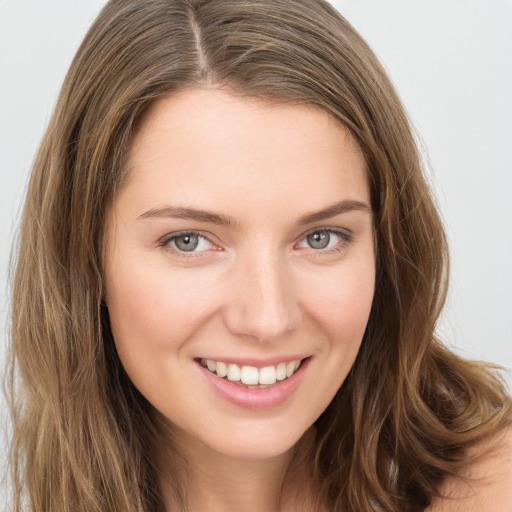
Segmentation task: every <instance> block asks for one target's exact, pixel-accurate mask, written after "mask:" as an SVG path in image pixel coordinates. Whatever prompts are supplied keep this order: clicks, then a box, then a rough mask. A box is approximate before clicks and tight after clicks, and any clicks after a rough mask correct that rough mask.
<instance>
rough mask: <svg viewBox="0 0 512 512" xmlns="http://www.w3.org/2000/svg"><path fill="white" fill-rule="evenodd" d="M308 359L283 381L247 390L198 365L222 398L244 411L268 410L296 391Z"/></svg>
mask: <svg viewBox="0 0 512 512" xmlns="http://www.w3.org/2000/svg"><path fill="white" fill-rule="evenodd" d="M309 361H310V358H307V359H305V360H303V361H302V362H301V365H300V366H299V368H298V369H297V371H296V372H295V373H294V374H293V375H292V376H291V377H288V378H287V379H285V380H282V381H277V382H276V383H275V384H274V385H273V386H270V387H268V388H248V387H245V386H240V385H239V384H235V383H234V382H231V381H230V380H227V379H225V378H221V377H218V376H217V375H216V374H214V373H212V372H211V371H210V370H208V369H207V368H204V367H203V366H201V365H200V364H199V363H197V365H198V367H199V368H200V370H201V371H202V373H203V375H204V377H205V378H206V380H207V382H208V384H209V385H210V386H212V388H213V389H214V391H216V392H217V393H218V394H219V395H220V396H221V397H222V398H224V399H225V400H227V401H228V402H231V403H232V404H234V405H237V406H238V407H243V408H244V409H269V408H271V407H276V406H278V405H280V404H282V403H283V402H284V401H285V400H287V399H288V398H290V397H291V396H292V395H293V393H294V392H295V391H296V390H297V388H298V387H299V385H300V383H301V382H302V378H303V376H304V373H305V371H306V368H307V366H308V364H309Z"/></svg>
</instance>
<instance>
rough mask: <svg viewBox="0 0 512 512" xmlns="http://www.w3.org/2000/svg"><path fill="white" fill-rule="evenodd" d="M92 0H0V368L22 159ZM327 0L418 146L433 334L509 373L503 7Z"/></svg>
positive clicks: (510, 173)
mask: <svg viewBox="0 0 512 512" xmlns="http://www.w3.org/2000/svg"><path fill="white" fill-rule="evenodd" d="M104 3H105V1H104V0H45V1H41V0H0V364H2V363H3V361H4V359H5V348H4V346H5V340H6V335H5V331H6V327H5V325H6V311H7V310H8V293H7V286H8V285H7V267H8V261H9V253H10V247H11V243H12V239H13V236H14V235H15V233H16V230H17V222H18V219H19V212H20V201H21V198H22V197H23V191H24V188H25V184H26V181H27V177H28V173H29V170H30V166H31V162H32V160H33V157H34V154H35V151H36V148H37V145H38V142H39V140H40V138H41V135H42V133H43V130H44V128H45V126H46V124H47V121H48V119H49V116H50V113H51V110H52V108H53V105H54V103H55V100H56V97H57V94H58V91H59V88H60V85H61V83H62V80H63V78H64V74H65V72H66V70H67V67H68V65H69V63H70V61H71V59H72V57H73V55H74V52H75V51H76V48H77V47H78V44H79V43H80V41H81V39H82V37H83V35H84V34H85V31H86V30H87V28H88V26H89V25H90V23H91V22H92V20H93V19H94V17H95V15H96V14H97V13H98V12H99V10H100V8H101V7H102V6H103V5H104ZM332 3H333V4H334V5H335V6H336V7H337V8H338V9H339V10H340V11H341V12H342V14H344V15H345V16H346V17H347V18H348V19H349V20H350V21H351V22H352V24H353V25H354V26H355V27H356V28H357V29H358V30H359V31H360V32H361V34H362V35H363V37H365V38H366V39H367V41H368V42H369V43H370V44H371V45H372V47H373V48H374V50H375V51H376V53H377V55H378V56H379V57H380V58H381V60H382V62H383V63H384V65H385V67H386V68H387V70H388V72H389V73H390V75H391V78H392V80H393V81H394V83H395V84H396V86H397V88H398V91H399V93H400V95H401V97H402V99H403V101H404V103H405V105H406V108H407V110H408V112H409V114H410V117H411V119H412V121H413V123H414V125H415V127H416V129H417V131H418V133H419V134H420V136H421V141H422V142H421V144H422V145H423V146H424V147H425V148H426V151H428V157H427V153H426V152H425V159H427V158H428V160H429V162H430V166H429V167H430V169H431V174H430V180H431V182H432V184H433V187H434V191H435V194H436V197H437V200H438V203H439V206H440V209H441V212H442V215H443V218H444V220H445V223H446V227H447V231H448V235H449V239H450V242H451V251H452V286H451V293H450V296H449V302H448V307H447V309H446V311H445V313H444V316H443V318H442V321H441V323H440V326H439V333H440V334H441V336H442V337H443V338H444V339H445V340H446V342H447V343H448V344H450V345H452V346H454V347H455V348H456V349H457V350H458V351H460V352H462V353H463V354H465V355H467V356H468V357H471V358H477V359H485V360H490V361H494V362H497V363H499V364H502V365H504V366H505V367H507V368H511V367H512V169H511V162H512V65H511V63H512V2H511V1H510V0H429V1H426V0H424V1H419V0H386V1H385V2H384V1H379V0H337V1H336V0H333V2H332ZM509 375H510V374H509ZM0 413H2V408H1V404H0ZM3 418H4V419H3V422H5V414H3ZM0 443H3V441H2V438H1V436H0ZM0 448H1V444H0ZM0 460H3V457H2V450H1V449H0ZM2 466H3V464H2V463H0V476H1V474H2V473H3V471H2V469H3V468H2ZM0 502H4V500H1V493H0Z"/></svg>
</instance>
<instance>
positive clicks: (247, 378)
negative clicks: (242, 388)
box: [240, 366, 258, 385]
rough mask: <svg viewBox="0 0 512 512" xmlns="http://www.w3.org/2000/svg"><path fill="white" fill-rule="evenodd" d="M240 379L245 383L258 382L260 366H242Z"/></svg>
mask: <svg viewBox="0 0 512 512" xmlns="http://www.w3.org/2000/svg"><path fill="white" fill-rule="evenodd" d="M240 380H241V381H242V382H243V383H244V384H248V385H250V384H252V385H254V384H258V368H255V367H254V366H242V370H241V371H240Z"/></svg>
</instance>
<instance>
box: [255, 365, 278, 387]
mask: <svg viewBox="0 0 512 512" xmlns="http://www.w3.org/2000/svg"><path fill="white" fill-rule="evenodd" d="M259 382H260V384H268V385H271V384H275V383H276V367H275V366H265V368H261V370H260V380H259Z"/></svg>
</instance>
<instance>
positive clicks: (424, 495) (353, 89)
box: [9, 0, 512, 512]
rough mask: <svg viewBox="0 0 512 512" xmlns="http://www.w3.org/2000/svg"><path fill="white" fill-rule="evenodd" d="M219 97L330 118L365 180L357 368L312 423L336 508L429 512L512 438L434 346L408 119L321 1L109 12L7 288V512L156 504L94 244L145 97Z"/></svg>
mask: <svg viewBox="0 0 512 512" xmlns="http://www.w3.org/2000/svg"><path fill="white" fill-rule="evenodd" d="M198 86H202V87H223V88H226V89H227V90H229V91H231V92H232V93H233V94H239V95H242V96H245V97H253V98H260V99H264V100H267V101H273V102H292V103H296V104H298V103H306V104H310V105H315V106H317V107H318V108H321V109H323V110H326V111H328V112H330V113H331V115H333V116H334V117H335V118H336V119H338V120H339V122H340V123H342V124H343V125H344V126H345V127H346V128H347V129H348V130H349V131H350V132H351V133H352V135H353V136H354V138H355V140H356V141H357V142H358V144H359V146H360V148H361V151H362V152H363V154H364V156H365V158H366V162H367V167H368V172H369V176H370V186H371V194H372V203H373V204H372V206H373V210H374V212H375V237H376V245H377V283H376V291H375V297H374V303H373V309H372V312H371V315H370V320H369V323H368V327H367V331H366V333H365V337H364V340H363V344H362V347H361V350H360V353H359V355H358V357H357V360H356V363H355V365H354V367H353V369H352V371H351V373H350V375H349V376H348V377H347V379H346V381H345V382H344V384H343V385H342V387H341V389H340V390H339V392H338V394H337V395H336V397H335V398H334V400H333V401H332V403H331V404H330V405H329V407H328V408H327V410H326V411H325V412H324V413H323V414H322V416H321V417H320V418H319V419H318V421H317V422H316V432H317V438H316V451H315V454H314V456H313V459H314V460H313V462H314V474H315V476H316V478H317V479H318V480H319V481H320V482H321V489H320V492H319V496H318V503H319V507H320V506H325V505H326V506H327V507H328V509H330V510H336V511H341V510H346V511H347V510H354V511H371V510H374V511H375V510H385V511H395V512H396V511H406V510H411V511H412V510H421V509H422V508H424V507H425V506H426V505H427V504H428V503H429V500H430V497H431V496H433V495H434V494H435V493H436V492H437V489H438V484H439V482H440V481H441V480H442V479H443V477H445V476H446V475H451V474H457V473H458V472H459V471H460V469H461V467H462V464H463V462H464V461H463V454H464V452H465V450H466V449H467V448H468V447H470V446H472V445H475V444H476V443H478V442H479V441H481V440H482V439H484V438H486V437H488V436H490V435H491V434H492V433H494V432H496V431H497V430H498V429H500V428H502V427H504V426H506V425H508V424H510V423H511V421H512V420H511V418H512V408H511V403H510V400H509V398H508V397H507V396H506V394H505V391H504V389H503V386H502V384H501V382H500V380H499V378H498V377H497V376H496V375H495V374H494V373H493V371H492V370H490V369H488V368H487V367H485V366H484V365H482V364H477V363H471V362H467V361H464V360H462V359H460V358H458V357H456V356H455V355H454V354H452V353H451V352H449V351H448V350H447V349H446V348H444V346H443V345H442V344H441V343H440V342H439V341H438V340H437V339H436V338H435V336H434V328H435V324H436V320H437V318H438V315H439V312H440V310H441V308H442V306H443V303H444V300H445V295H446V283H447V277H448V257H447V248H446V239H445V235H444V232H443V228H442V225H441V222H440V220H439V217H438V214H437V211H436V208H435V205H434V203H433V201H432V198H431V195H430V192H429V189H428V186H427V184H426V183H425V179H424V177H423V174H422V170H421V166H420V158H419V155H418V152H417V148H416V146H415V142H414V138H413V136H412V133H411V128H410V126H409V123H408V120H407V117H406V115H405V113H404V110H403V108H402V106H401V103H400V101H399V99H398V97H397V95H396V93H395V91H394V89H393V86H392V84H391V83H390V80H389V79H388V77H387V76H386V74H385V72H384V70H383V69H382V67H381V66H380V64H379V63H378V61H377V59H376V57H375V56H374V54H373V53H372V51H371V50H370V48H369V47H368V46H367V45H366V43H365V42H364V41H363V40H362V39H361V37H360V36H359V35H358V34H357V33H356V32H355V30H354V29H353V28H352V27H351V26H350V24H349V23H348V22H347V21H346V20H344V19H343V18H342V17H341V16H340V15H339V14H338V13H337V12H336V11H335V10H334V9H333V8H332V7H331V6H330V5H329V4H327V3H326V2H324V1H323V0H254V1H250V2H248V1H247V0H203V1H197V0H196V1H193V0H111V1H110V2H109V3H108V4H107V5H106V6H105V8H104V9H103V10H102V12H101V13H100V15H99V17H98V18H97V20H96V21H95V23H94V24H93V26H92V27H91V29H90V31H89V33H88V34H87V36H86V38H85V40H84V42H83V43H82V45H81V47H80V49H79V50H78V53H77V55H76V57H75V59H74V61H73V63H72V65H71V68H70V70H69V73H68V75H67V77H66V79H65V82H64V85H63V88H62V92H61V95H60V97H59V100H58V104H57V107H56V109H55V112H54V114H53V117H52V119H51V121H50V124H49V127H48V130H47V132H46V135H45V137H44V139H43V142H42V144H41V147H40V150H39V153H38V156H37V159H36V161H35V164H34V169H33V173H32V177H31V181H30V185H29V189H28V192H27V197H26V203H25V208H24V212H23V219H22V226H21V231H20V236H19V241H18V247H17V251H18V252H17V254H18V256H17V265H16V270H15V276H14V281H13V293H12V321H11V330H12V336H11V338H12V350H11V372H10V376H9V380H10V400H11V410H12V417H13V425H14V426H13V432H14V433H13V442H12V453H11V458H10V464H11V468H12V476H13V489H14V504H15V510H17V511H19V510H21V509H22V501H23V494H24V491H25V490H26V491H27V496H28V500H29V502H30V510H34V511H36V510H37V511H56V510H58V511H62V512H74V511H76V510H87V511H88V512H106V511H111V510H123V511H126V512H130V511H133V512H135V511H137V512H143V511H144V512H149V511H152V510H157V509H159V507H161V503H160V501H161V500H160V494H159V489H158V487H157V484H156V482H157V478H156V471H157V469H156V468H155V467H154V465H153V463H152V456H151V443H152V438H153V436H154V435H155V432H154V426H153V424H152V422H151V414H150V412H151V406H150V405H149V404H148V403H147V402H146V401H145V399H144V398H143V397H142V396H141V395H140V394H139V393H138V391H137V390H136V389H135V388H134V386H133V385H132V384H131V382H130V381H129V379H128V378H127V376H126V374H125V373H124V371H123V368H122V366H121V364H120V362H119V359H118V357H117V354H116V351H115V348H114V344H113V340H112V336H111V333H110V328H109V323H108V312H107V310H106V308H105V307H104V304H103V302H102V297H103V291H104V290H103V275H102V248H103V246H102V235H103V226H104V221H105V215H106V210H107V208H108V205H109V204H110V203H111V202H112V201H113V198H114V197H115V194H116V190H117V189H118V188H119V187H121V186H122V184H123V181H124V180H125V179H126V176H125V173H126V170H125V168H124V167H123V157H124V155H125V153H126V150H127V148H128V146H129V142H130V134H131V133H132V128H133V127H134V123H136V121H137V120H138V119H140V117H141V115H142V114H143V113H144V112H145V111H146V110H147V108H148V106H149V105H150V104H151V103H152V102H153V101H155V100H156V99H157V98H160V97H162V96H163V95H167V94H170V93H172V91H175V90H179V89H182V88H186V87H198Z"/></svg>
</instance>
